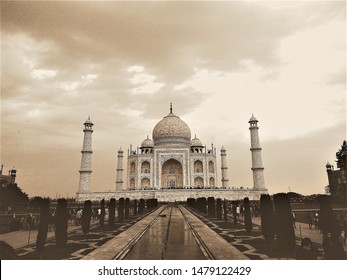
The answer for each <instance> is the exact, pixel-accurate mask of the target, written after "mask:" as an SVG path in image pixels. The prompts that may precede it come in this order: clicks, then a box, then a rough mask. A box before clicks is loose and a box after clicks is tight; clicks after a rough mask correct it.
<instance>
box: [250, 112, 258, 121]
mask: <svg viewBox="0 0 347 280" xmlns="http://www.w3.org/2000/svg"><path fill="white" fill-rule="evenodd" d="M257 121H258V120H257V119H256V118H255V116H254V115H253V114H252V117H251V118H250V119H249V122H257Z"/></svg>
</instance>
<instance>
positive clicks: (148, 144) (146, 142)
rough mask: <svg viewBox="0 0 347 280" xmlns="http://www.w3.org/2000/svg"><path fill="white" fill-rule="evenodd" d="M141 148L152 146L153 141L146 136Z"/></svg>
mask: <svg viewBox="0 0 347 280" xmlns="http://www.w3.org/2000/svg"><path fill="white" fill-rule="evenodd" d="M141 148H153V141H152V140H151V139H149V138H148V137H147V139H145V140H143V142H142V144H141Z"/></svg>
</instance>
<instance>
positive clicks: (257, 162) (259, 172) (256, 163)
mask: <svg viewBox="0 0 347 280" xmlns="http://www.w3.org/2000/svg"><path fill="white" fill-rule="evenodd" d="M257 122H258V120H257V119H256V118H255V117H254V116H253V114H252V117H251V119H250V120H249V124H250V127H249V130H250V132H251V149H250V150H251V153H252V168H251V169H252V171H253V185H254V186H253V189H254V190H266V188H265V181H264V172H263V171H264V167H263V163H262V160H261V148H260V144H259V135H258V129H259V127H258V125H257Z"/></svg>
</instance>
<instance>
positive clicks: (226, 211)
mask: <svg viewBox="0 0 347 280" xmlns="http://www.w3.org/2000/svg"><path fill="white" fill-rule="evenodd" d="M223 210H224V221H225V222H227V221H228V204H227V201H226V200H224V201H223Z"/></svg>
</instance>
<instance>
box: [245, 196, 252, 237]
mask: <svg viewBox="0 0 347 280" xmlns="http://www.w3.org/2000/svg"><path fill="white" fill-rule="evenodd" d="M243 204H244V206H245V216H244V218H245V230H246V231H248V232H250V231H252V217H251V209H250V205H249V199H248V197H245V198H244V199H243Z"/></svg>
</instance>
